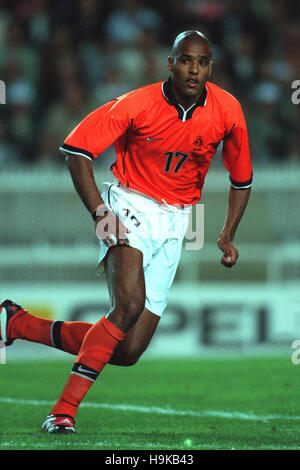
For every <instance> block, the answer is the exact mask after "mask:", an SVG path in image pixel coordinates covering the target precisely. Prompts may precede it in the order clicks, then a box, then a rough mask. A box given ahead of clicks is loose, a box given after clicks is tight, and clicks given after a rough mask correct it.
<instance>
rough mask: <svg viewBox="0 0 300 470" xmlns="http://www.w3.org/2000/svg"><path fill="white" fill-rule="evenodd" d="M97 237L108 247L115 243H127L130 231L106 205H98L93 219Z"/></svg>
mask: <svg viewBox="0 0 300 470" xmlns="http://www.w3.org/2000/svg"><path fill="white" fill-rule="evenodd" d="M95 229H96V234H97V237H98V238H100V239H101V240H103V243H104V244H105V245H106V246H108V247H110V246H116V245H129V240H128V233H129V232H130V231H129V230H128V229H127V228H126V227H125V225H123V224H122V222H121V221H120V219H119V218H118V217H117V216H116V215H115V214H114V213H113V212H112V211H111V210H109V209H108V207H106V206H105V205H102V206H99V207H98V209H97V216H96V219H95Z"/></svg>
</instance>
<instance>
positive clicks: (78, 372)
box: [51, 317, 125, 418]
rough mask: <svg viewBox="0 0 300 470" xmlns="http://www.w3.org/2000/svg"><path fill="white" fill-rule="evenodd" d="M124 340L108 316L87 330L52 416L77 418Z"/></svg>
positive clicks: (122, 334) (122, 333) (121, 333)
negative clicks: (101, 374)
mask: <svg viewBox="0 0 300 470" xmlns="http://www.w3.org/2000/svg"><path fill="white" fill-rule="evenodd" d="M124 337H125V333H124V332H123V331H121V330H119V328H117V327H116V326H115V325H114V324H113V323H112V322H111V321H109V320H108V319H107V318H105V317H102V318H101V320H99V321H98V322H97V323H96V324H95V325H93V326H92V327H91V328H90V329H89V330H88V332H87V334H86V335H85V337H84V340H83V342H82V345H81V348H80V351H79V354H78V356H77V359H76V362H75V364H74V367H73V369H72V372H71V375H70V377H69V379H68V381H67V383H66V385H65V387H64V389H63V392H62V394H61V396H60V398H59V399H58V401H57V403H56V404H55V405H54V407H53V408H52V411H51V413H53V414H68V415H70V416H73V418H74V417H75V415H76V412H77V409H78V406H79V405H80V403H81V401H82V400H83V398H84V396H85V395H86V393H87V392H88V390H89V388H90V387H91V385H92V384H93V382H94V381H95V380H96V378H97V377H98V375H99V373H100V372H101V371H102V369H103V367H104V366H105V365H106V364H107V362H108V361H109V359H110V358H111V356H112V354H113V352H114V350H115V347H116V346H117V344H118V343H119V342H120V341H122V340H123V339H124Z"/></svg>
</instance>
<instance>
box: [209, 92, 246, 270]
mask: <svg viewBox="0 0 300 470" xmlns="http://www.w3.org/2000/svg"><path fill="white" fill-rule="evenodd" d="M226 125H227V129H228V133H227V136H226V137H225V139H224V140H223V150H222V157H223V160H224V164H225V167H226V168H227V170H228V172H229V179H230V183H231V187H230V190H229V194H228V207H227V213H226V218H225V224H224V227H223V230H222V232H221V235H220V237H219V239H218V241H217V244H218V247H219V248H220V250H221V251H222V252H223V256H222V258H221V263H222V264H223V265H224V266H226V267H227V268H231V267H232V266H234V265H235V264H236V262H237V259H238V257H239V253H238V250H237V249H236V247H235V246H234V244H233V239H234V236H235V233H236V231H237V228H238V225H239V223H240V221H241V218H242V217H243V214H244V212H245V209H246V207H247V203H248V200H249V196H250V191H251V185H252V180H253V172H252V164H251V157H250V149H249V140H248V131H247V125H246V122H245V118H244V115H243V111H242V108H241V106H240V104H239V103H238V102H237V101H236V100H234V101H233V102H232V104H231V112H230V113H229V114H228V116H227V119H226Z"/></svg>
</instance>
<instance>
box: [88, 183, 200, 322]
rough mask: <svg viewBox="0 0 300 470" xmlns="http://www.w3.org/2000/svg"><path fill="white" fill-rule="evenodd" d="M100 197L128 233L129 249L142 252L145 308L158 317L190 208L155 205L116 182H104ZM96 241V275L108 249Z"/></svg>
mask: <svg viewBox="0 0 300 470" xmlns="http://www.w3.org/2000/svg"><path fill="white" fill-rule="evenodd" d="M101 197H102V199H103V201H104V202H105V204H106V206H107V207H108V208H109V209H110V210H112V211H113V212H114V213H115V214H116V215H117V216H118V218H119V219H120V220H121V222H122V223H123V225H124V226H125V227H127V228H128V229H129V230H130V233H128V234H127V238H128V240H129V244H130V246H131V247H133V248H137V249H138V250H140V251H141V252H142V253H143V268H144V276H145V286H146V302H145V307H146V308H147V309H148V310H150V312H152V313H154V314H155V315H158V316H161V315H162V313H163V311H164V310H165V308H166V306H167V301H168V296H169V291H170V288H171V286H172V283H173V280H174V277H175V274H176V270H177V266H178V263H179V260H180V256H181V249H182V242H183V239H184V236H185V233H186V230H187V227H188V223H189V214H190V211H191V206H185V207H183V208H181V207H175V206H171V205H168V204H167V203H165V202H159V201H157V200H156V199H153V198H150V197H148V196H146V195H144V194H141V193H139V192H137V191H134V190H132V189H129V188H127V187H125V186H123V185H121V183H119V182H118V181H115V182H114V183H104V184H103V191H102V193H101ZM99 242H100V254H99V260H98V262H99V264H98V267H97V269H96V273H97V274H101V273H103V263H102V261H103V259H104V258H105V256H106V253H107V251H108V250H109V247H107V246H106V245H105V244H104V242H103V241H102V240H101V239H100V238H99Z"/></svg>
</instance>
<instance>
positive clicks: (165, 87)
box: [162, 77, 207, 106]
mask: <svg viewBox="0 0 300 470" xmlns="http://www.w3.org/2000/svg"><path fill="white" fill-rule="evenodd" d="M162 92H163V95H164V97H165V98H166V100H167V101H169V103H170V104H173V105H174V106H175V105H177V104H178V103H177V101H176V98H175V96H174V93H173V91H172V87H171V77H169V79H168V80H166V81H165V82H163V84H162ZM206 97H207V90H206V86H205V85H204V88H203V91H202V94H201V96H200V97H199V99H198V100H197V101H195V104H196V105H197V106H205V104H206Z"/></svg>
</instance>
